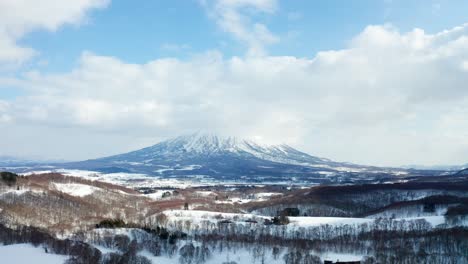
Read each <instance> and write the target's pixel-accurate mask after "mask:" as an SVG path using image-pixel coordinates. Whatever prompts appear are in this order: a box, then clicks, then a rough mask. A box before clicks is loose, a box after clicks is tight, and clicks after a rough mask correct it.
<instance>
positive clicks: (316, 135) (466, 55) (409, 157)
mask: <svg viewBox="0 0 468 264" xmlns="http://www.w3.org/2000/svg"><path fill="white" fill-rule="evenodd" d="M234 2H235V1H234ZM240 2H241V1H240ZM467 65H468V25H462V26H459V27H456V28H453V29H450V30H446V31H443V32H439V33H437V34H427V33H425V32H424V31H423V30H422V29H414V30H413V31H410V32H404V33H402V32H399V31H398V30H397V29H396V28H393V27H392V26H389V25H383V26H382V25H375V26H368V27H367V28H365V29H364V30H363V31H362V32H361V33H359V34H358V35H357V36H355V38H354V39H353V40H352V41H351V42H350V44H349V46H348V47H347V48H346V49H342V50H330V51H323V52H319V53H318V54H317V55H316V56H315V57H313V58H297V57H275V56H266V55H265V56H258V57H250V56H246V57H231V58H224V57H223V56H222V54H220V53H219V52H216V51H214V52H207V53H204V54H198V55H195V56H193V57H192V58H190V59H187V60H179V59H174V58H162V59H156V60H153V61H149V62H147V63H145V64H130V63H126V62H125V61H122V60H120V59H118V58H114V57H106V56H99V55H97V54H93V53H91V52H84V53H83V54H82V56H81V58H80V59H79V62H78V63H77V66H76V68H75V69H74V70H72V71H71V72H68V73H63V74H44V73H41V72H34V71H33V72H28V73H27V74H25V75H24V76H23V77H21V78H18V79H2V80H0V83H3V84H5V83H8V85H10V86H11V85H15V86H16V87H20V88H21V89H23V90H24V91H25V95H24V96H21V97H18V98H17V99H16V100H14V101H3V102H0V122H1V123H2V125H3V126H4V127H10V129H11V130H12V131H14V130H15V127H20V126H21V125H23V126H24V125H25V124H27V126H33V127H34V126H35V125H37V126H41V127H42V128H41V129H42V130H44V131H48V132H47V133H45V136H44V137H46V138H47V137H50V139H49V141H53V140H55V139H56V138H57V137H54V136H53V135H54V134H57V133H62V132H63V131H64V129H70V130H73V131H74V132H73V133H78V132H77V131H86V133H89V134H90V135H92V134H93V133H97V134H99V133H101V134H106V133H110V134H113V135H125V137H128V138H144V139H145V140H147V141H144V142H143V141H140V142H138V143H135V141H132V142H113V141H110V140H112V139H113V137H109V139H108V140H106V139H104V142H103V143H102V144H104V145H105V144H107V145H111V144H117V145H118V146H121V147H120V148H119V149H124V148H125V149H127V148H128V149H131V148H132V147H137V146H140V145H141V144H143V143H149V141H150V140H156V139H162V138H166V137H170V136H173V135H179V134H182V133H189V132H192V131H195V130H200V129H201V130H210V131H215V132H219V133H222V134H228V135H237V136H241V137H248V138H256V139H260V140H263V141H266V142H276V143H277V142H285V143H289V144H292V145H293V146H296V147H299V148H300V149H303V150H305V151H308V152H310V153H312V154H318V155H321V156H326V157H329V158H333V159H336V160H347V161H352V162H359V163H367V164H382V165H399V164H408V163H422V164H443V163H464V162H466V157H467V156H468V121H467V116H468V89H467V86H466V84H467V83H468V69H467ZM44 127H45V128H44ZM2 130H4V129H2ZM3 133H5V132H3ZM73 133H72V134H73ZM72 134H71V135H72ZM11 136H13V138H14V137H15V136H14V135H11ZM59 138H60V137H59ZM115 138H119V140H120V139H121V138H120V137H119V136H116V137H115ZM45 140H46V141H47V139H45ZM62 140H64V141H66V139H62ZM89 140H95V138H93V137H91V136H90V138H89ZM99 140H103V139H102V138H99ZM11 142H15V140H12V141H11ZM9 144H10V143H9V142H4V141H2V143H1V145H2V146H0V147H2V148H14V146H13V145H9ZM30 144H34V142H31V143H30ZM56 144H65V145H67V144H68V145H70V146H71V148H79V147H78V146H72V145H73V144H71V143H69V142H60V143H59V142H57V143H56ZM96 148H99V146H96ZM57 151H59V150H57ZM77 153H80V154H79V155H78V154H76V155H74V154H73V152H72V151H67V153H66V155H67V158H85V157H84V155H85V153H87V155H89V156H93V155H94V154H95V153H97V152H94V153H93V151H92V150H88V151H78V152H77ZM99 154H101V153H99Z"/></svg>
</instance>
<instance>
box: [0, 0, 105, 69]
mask: <svg viewBox="0 0 468 264" xmlns="http://www.w3.org/2000/svg"><path fill="white" fill-rule="evenodd" d="M35 3H36V4H35ZM108 3H109V0H74V1H55V0H41V1H40V4H37V2H36V1H31V0H2V1H0V66H4V67H6V66H8V67H12V66H18V65H20V64H21V63H23V62H25V61H27V60H28V59H30V58H31V57H33V56H34V55H36V54H37V51H36V50H34V49H33V48H31V47H24V46H22V45H20V44H18V40H20V39H21V38H22V37H24V35H25V34H27V33H29V32H31V31H33V30H47V31H56V30H57V29H59V28H60V27H61V26H62V25H65V24H75V25H76V24H80V23H82V22H84V21H85V20H86V12H88V11H89V10H91V9H95V8H103V7H105V6H106V5H107V4H108ZM0 69H1V68H0Z"/></svg>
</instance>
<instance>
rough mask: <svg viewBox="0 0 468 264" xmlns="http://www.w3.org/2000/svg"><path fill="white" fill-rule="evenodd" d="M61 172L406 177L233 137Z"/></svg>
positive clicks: (205, 137) (189, 140) (173, 144)
mask: <svg viewBox="0 0 468 264" xmlns="http://www.w3.org/2000/svg"><path fill="white" fill-rule="evenodd" d="M64 167H66V168H72V169H86V170H94V171H100V172H129V173H144V174H148V175H153V176H161V177H198V178H211V179H213V178H214V179H219V180H223V179H230V180H233V179H244V180H248V181H258V182H263V181H281V180H285V179H288V180H290V179H298V180H304V179H307V180H308V181H313V182H324V181H332V182H335V181H337V179H339V181H340V182H343V181H346V180H347V179H349V178H350V176H352V177H353V178H356V177H360V178H362V179H367V180H371V179H373V178H374V177H368V175H369V174H371V175H374V176H375V175H379V176H382V175H384V176H388V175H402V174H406V173H407V171H406V170H402V169H392V168H380V167H371V166H361V165H356V164H351V163H345V162H335V161H331V160H329V159H325V158H319V157H314V156H311V155H309V154H306V153H304V152H301V151H299V150H296V149H294V148H292V147H290V146H288V145H285V144H280V145H264V144H259V143H257V142H254V141H251V140H244V139H239V138H235V137H219V136H217V135H213V134H205V133H196V134H192V135H187V136H180V137H176V138H173V139H169V140H166V141H163V142H160V143H158V144H156V145H153V146H150V147H147V148H143V149H140V150H136V151H132V152H129V153H124V154H120V155H115V156H110V157H105V158H100V159H94V160H86V161H82V162H73V163H67V164H65V165H64Z"/></svg>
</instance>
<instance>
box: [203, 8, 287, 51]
mask: <svg viewBox="0 0 468 264" xmlns="http://www.w3.org/2000/svg"><path fill="white" fill-rule="evenodd" d="M201 2H202V4H203V5H204V6H205V7H206V8H207V10H208V13H209V15H210V16H211V17H213V19H214V20H215V21H216V23H217V24H218V26H219V27H220V28H221V29H222V30H224V31H225V32H227V33H230V34H231V35H232V36H233V37H234V38H235V39H237V40H238V41H240V42H241V43H243V44H245V45H246V46H247V48H248V55H250V56H261V55H264V54H265V53H266V52H265V47H266V46H267V45H270V44H273V43H275V42H277V41H279V38H278V37H277V36H275V35H274V34H273V33H271V32H270V31H269V30H268V28H267V27H266V26H265V25H264V24H262V23H255V22H253V21H252V19H251V16H252V15H254V14H255V13H258V12H260V13H270V14H271V13H274V12H275V11H276V8H277V5H278V4H277V1H276V0H201ZM252 13H254V14H252Z"/></svg>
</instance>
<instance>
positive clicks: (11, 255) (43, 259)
mask: <svg viewBox="0 0 468 264" xmlns="http://www.w3.org/2000/svg"><path fill="white" fill-rule="evenodd" d="M67 258H68V257H67V256H64V255H55V254H48V253H45V251H44V249H43V248H41V247H37V248H36V247H34V246H32V245H30V244H15V245H7V246H5V245H0V263H5V264H62V263H64V262H65V260H66V259H67Z"/></svg>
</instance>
